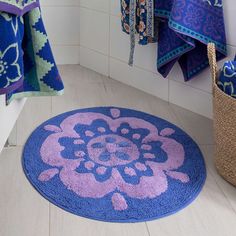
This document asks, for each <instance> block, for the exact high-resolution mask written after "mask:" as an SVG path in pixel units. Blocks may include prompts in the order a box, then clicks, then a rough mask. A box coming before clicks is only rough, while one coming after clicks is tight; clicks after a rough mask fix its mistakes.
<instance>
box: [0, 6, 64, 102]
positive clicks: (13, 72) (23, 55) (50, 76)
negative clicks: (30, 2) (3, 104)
mask: <svg viewBox="0 0 236 236" xmlns="http://www.w3.org/2000/svg"><path fill="white" fill-rule="evenodd" d="M0 39H1V43H0V94H6V95H7V96H6V98H7V104H9V103H10V101H11V100H12V99H15V98H22V97H28V96H50V95H59V94H62V92H63V89H64V86H63V83H62V81H61V79H60V76H59V73H58V70H57V67H56V64H55V61H54V58H53V55H52V52H51V48H50V45H49V42H48V37H47V34H46V32H45V29H44V25H43V21H42V17H41V12H40V8H34V9H33V10H31V11H29V12H27V13H26V14H24V15H23V16H17V15H14V14H9V13H5V12H0Z"/></svg>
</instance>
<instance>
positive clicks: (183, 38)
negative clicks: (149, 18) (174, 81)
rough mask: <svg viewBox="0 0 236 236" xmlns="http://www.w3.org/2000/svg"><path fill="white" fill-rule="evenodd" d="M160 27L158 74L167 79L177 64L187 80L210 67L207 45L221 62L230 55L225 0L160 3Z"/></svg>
mask: <svg viewBox="0 0 236 236" xmlns="http://www.w3.org/2000/svg"><path fill="white" fill-rule="evenodd" d="M155 16H156V17H159V18H162V19H164V21H163V22H161V23H160V25H159V39H158V61H157V68H158V71H159V72H160V73H161V74H162V75H163V76H164V77H166V76H167V75H168V74H169V72H170V70H171V69H172V67H173V65H174V64H175V62H176V61H178V62H179V64H180V66H181V69H182V71H183V74H184V78H185V80H186V81H188V80H190V79H191V78H193V77H194V76H196V75H197V74H198V73H200V72H201V71H202V70H203V69H205V68H206V67H208V58H207V44H208V43H209V42H213V43H215V45H216V49H217V59H218V60H219V59H222V58H224V57H225V56H226V55H227V49H226V36H225V27H224V17H223V7H222V0H156V1H155Z"/></svg>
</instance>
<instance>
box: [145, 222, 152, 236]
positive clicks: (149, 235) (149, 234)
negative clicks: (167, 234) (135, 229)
mask: <svg viewBox="0 0 236 236" xmlns="http://www.w3.org/2000/svg"><path fill="white" fill-rule="evenodd" d="M145 225H146V229H147V233H148V236H151V232H150V230H149V228H148V223H147V222H145Z"/></svg>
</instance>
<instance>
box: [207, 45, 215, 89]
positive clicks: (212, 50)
mask: <svg viewBox="0 0 236 236" xmlns="http://www.w3.org/2000/svg"><path fill="white" fill-rule="evenodd" d="M207 51H208V59H209V64H210V68H211V74H212V80H213V85H214V84H215V83H216V77H217V71H218V68H217V63H216V47H215V44H214V43H209V44H208V45H207Z"/></svg>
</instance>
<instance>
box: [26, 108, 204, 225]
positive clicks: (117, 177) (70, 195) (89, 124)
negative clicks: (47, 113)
mask: <svg viewBox="0 0 236 236" xmlns="http://www.w3.org/2000/svg"><path fill="white" fill-rule="evenodd" d="M22 160H23V168H24V171H25V174H26V176H27V178H28V179H29V181H30V182H31V184H32V185H33V186H34V187H35V188H36V189H37V191H38V192H39V193H40V194H41V195H42V196H44V197H45V198H46V199H48V200H49V201H50V202H52V203H53V204H55V205H57V206H58V207H60V208H62V209H64V210H66V211H68V212H71V213H74V214H76V215H79V216H82V217H87V218H90V219H96V220H101V221H108V222H140V221H148V220H153V219H157V218H161V217H164V216H167V215H170V214H173V213H175V212H177V211H179V210H180V209H182V208H184V207H185V206H187V205H188V204H190V203H191V202H192V201H193V200H194V199H195V198H196V196H197V195H198V194H199V193H200V191H201V189H202V187H203V185H204V182H205V179H206V168H205V163H204V159H203V156H202V154H201V151H200V149H199V148H198V146H197V145H196V143H195V142H194V141H193V140H192V139H191V138H190V137H189V136H188V135H187V134H186V133H185V132H183V131H182V130H181V129H179V128H178V127H176V126H175V125H173V124H171V123H169V122H167V121H166V120H163V119H160V118H158V117H155V116H152V115H149V114H146V113H143V112H140V111H135V110H130V109H124V108H116V107H96V108H88V109H81V110H76V111H71V112H67V113H64V114H61V115H59V116H57V117H54V118H52V119H50V120H48V121H46V122H45V123H43V124H42V125H40V126H39V127H38V128H37V129H36V130H35V131H34V132H33V133H32V135H31V136H30V137H29V139H28V141H27V143H26V145H25V148H24V153H23V159H22Z"/></svg>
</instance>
